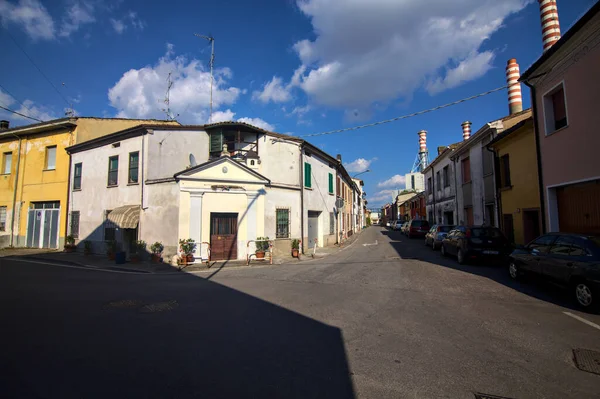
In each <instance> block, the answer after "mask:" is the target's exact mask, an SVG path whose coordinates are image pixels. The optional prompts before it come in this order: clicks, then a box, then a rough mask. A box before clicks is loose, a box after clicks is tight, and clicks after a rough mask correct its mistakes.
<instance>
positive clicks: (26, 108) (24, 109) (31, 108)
mask: <svg viewBox="0 0 600 399" xmlns="http://www.w3.org/2000/svg"><path fill="white" fill-rule="evenodd" d="M0 104H2V105H3V106H6V107H7V108H11V109H12V110H13V111H16V112H18V113H20V114H23V115H27V116H30V117H32V118H36V119H40V120H42V121H48V120H51V119H56V118H57V116H56V114H54V112H53V111H52V110H51V109H49V108H48V107H45V106H41V105H36V104H34V102H33V101H31V100H24V101H23V103H22V104H19V103H18V102H17V100H15V99H14V98H13V97H12V96H10V95H9V94H8V93H4V92H3V91H2V90H0ZM0 119H6V120H8V121H11V126H19V125H28V124H31V123H37V121H35V120H32V119H29V118H25V117H23V116H21V115H18V114H13V113H12V112H8V111H5V110H3V109H0Z"/></svg>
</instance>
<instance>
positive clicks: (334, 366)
mask: <svg viewBox="0 0 600 399" xmlns="http://www.w3.org/2000/svg"><path fill="white" fill-rule="evenodd" d="M9 262H10V260H6V259H5V260H3V261H2V263H3V264H2V265H0V317H1V318H2V320H3V321H4V323H5V325H6V326H11V328H10V331H7V330H4V332H5V333H9V334H11V335H10V337H9V338H8V339H6V338H5V339H6V340H5V343H8V342H10V344H8V345H6V346H5V349H4V350H3V354H2V357H1V358H0V387H1V388H0V391H1V392H2V394H1V395H0V396H2V397H3V398H42V397H43V398H109V397H112V398H141V397H143V398H191V397H202V398H238V397H255V398H353V397H354V389H353V384H352V380H351V374H350V370H349V367H348V361H347V356H346V352H345V347H344V343H343V337H342V333H341V330H340V329H339V328H336V327H333V326H329V325H326V324H323V323H321V322H319V321H316V320H314V319H311V318H309V317H305V316H303V315H301V314H298V313H296V312H293V311H291V310H288V309H285V308H283V307H280V306H278V305H275V304H272V303H269V302H266V301H264V300H262V299H259V298H256V297H253V296H251V295H248V294H245V293H243V292H240V291H237V290H235V289H232V288H229V287H226V286H224V285H221V284H219V283H216V282H214V281H210V280H208V279H204V278H200V277H196V276H193V275H190V274H183V273H182V274H177V275H168V276H167V275H162V276H158V275H131V274H117V273H108V272H99V271H92V270H84V269H73V268H65V267H56V266H49V265H40V264H33V263H24V262H18V264H17V262H14V263H15V264H10V263H9Z"/></svg>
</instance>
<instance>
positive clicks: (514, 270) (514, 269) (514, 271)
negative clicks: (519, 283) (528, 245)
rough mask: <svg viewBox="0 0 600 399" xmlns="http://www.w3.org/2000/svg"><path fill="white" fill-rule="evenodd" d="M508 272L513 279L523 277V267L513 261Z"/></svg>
mask: <svg viewBox="0 0 600 399" xmlns="http://www.w3.org/2000/svg"><path fill="white" fill-rule="evenodd" d="M508 274H509V275H510V278H512V279H513V280H518V279H519V277H521V269H520V268H519V266H517V264H516V263H515V262H513V261H511V262H510V264H509V265H508Z"/></svg>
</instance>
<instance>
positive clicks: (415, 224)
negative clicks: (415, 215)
mask: <svg viewBox="0 0 600 399" xmlns="http://www.w3.org/2000/svg"><path fill="white" fill-rule="evenodd" d="M429 229H430V226H429V222H428V221H427V220H411V221H410V222H409V224H408V226H407V227H406V235H407V236H408V238H413V237H425V235H426V234H427V232H428V231H429Z"/></svg>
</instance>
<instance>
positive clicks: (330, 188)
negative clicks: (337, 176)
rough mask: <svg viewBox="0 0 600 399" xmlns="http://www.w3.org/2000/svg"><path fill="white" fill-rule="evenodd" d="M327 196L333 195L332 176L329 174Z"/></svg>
mask: <svg viewBox="0 0 600 399" xmlns="http://www.w3.org/2000/svg"><path fill="white" fill-rule="evenodd" d="M329 194H333V175H332V174H331V173H330V174H329Z"/></svg>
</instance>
